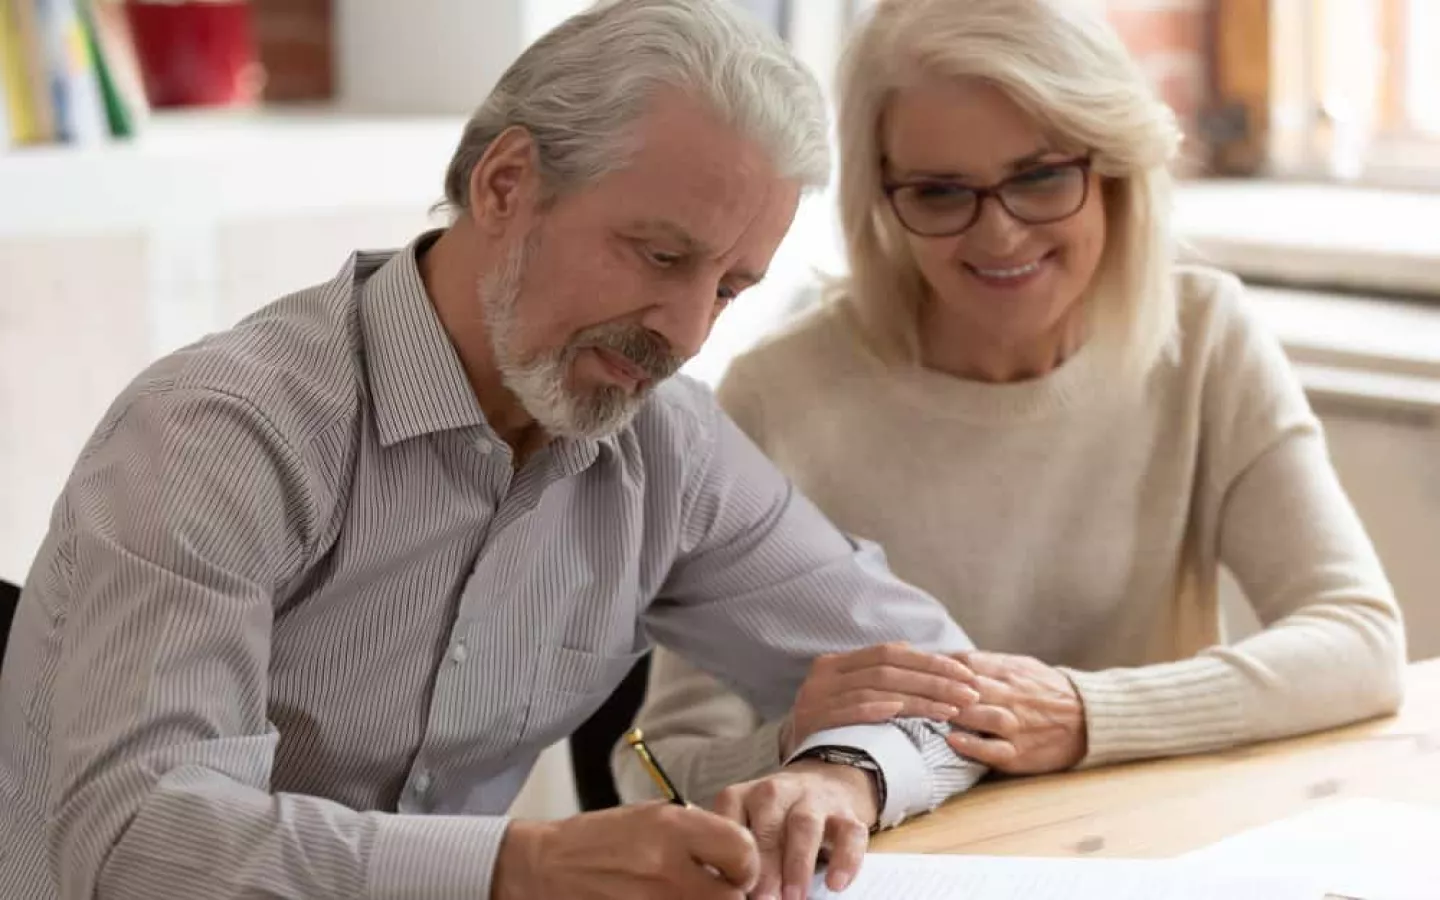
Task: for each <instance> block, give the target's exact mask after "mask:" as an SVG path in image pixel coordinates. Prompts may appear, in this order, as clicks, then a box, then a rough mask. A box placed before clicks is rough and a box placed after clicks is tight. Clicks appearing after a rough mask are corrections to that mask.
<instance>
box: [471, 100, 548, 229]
mask: <svg viewBox="0 0 1440 900" xmlns="http://www.w3.org/2000/svg"><path fill="white" fill-rule="evenodd" d="M468 200H469V209H470V217H471V219H473V220H474V222H475V224H476V225H478V226H479V227H480V228H481V229H485V230H488V229H502V230H503V229H505V228H507V227H508V226H509V225H510V223H511V222H512V221H513V220H514V219H516V218H517V217H524V216H526V215H528V214H530V213H531V212H533V211H534V209H535V207H536V206H537V205H538V203H539V200H540V158H539V151H538V148H537V147H536V146H535V139H534V138H533V137H532V136H531V135H530V132H529V131H527V130H525V129H524V128H521V127H520V126H518V125H514V126H511V127H510V128H507V129H505V130H504V131H502V132H501V133H500V135H499V136H498V137H496V138H495V139H494V140H493V141H491V142H490V146H489V147H486V148H485V153H484V155H482V156H481V157H480V161H479V162H478V163H476V164H475V168H474V169H473V170H472V171H471V172H470V184H469V197H468Z"/></svg>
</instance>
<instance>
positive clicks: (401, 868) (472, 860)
mask: <svg viewBox="0 0 1440 900" xmlns="http://www.w3.org/2000/svg"><path fill="white" fill-rule="evenodd" d="M376 818H377V821H378V822H379V823H380V826H379V829H378V830H377V832H376V834H375V842H374V844H372V845H371V849H370V871H369V878H368V887H369V890H368V891H367V894H366V896H367V897H368V898H369V900H451V898H454V900H474V898H476V897H489V896H490V879H491V876H492V875H493V874H494V872H495V860H496V858H497V857H498V856H499V855H500V842H501V841H502V840H504V838H505V830H506V828H508V827H509V825H510V820H509V819H507V818H503V817H500V816H413V815H382V816H377V817H376Z"/></svg>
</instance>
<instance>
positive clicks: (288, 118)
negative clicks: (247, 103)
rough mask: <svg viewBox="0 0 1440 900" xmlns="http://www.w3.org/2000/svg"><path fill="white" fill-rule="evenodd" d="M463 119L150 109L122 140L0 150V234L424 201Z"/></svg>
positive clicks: (432, 197)
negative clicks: (140, 128) (136, 130)
mask: <svg viewBox="0 0 1440 900" xmlns="http://www.w3.org/2000/svg"><path fill="white" fill-rule="evenodd" d="M463 124H464V120H463V119H461V118H459V117H423V118H422V117H381V116H357V115H348V114H345V113H343V112H336V111H327V110H310V111H305V112H296V113H288V114H287V113H271V112H265V113H255V112H245V113H186V114H162V115H157V116H155V117H154V118H153V119H152V121H151V122H149V123H148V124H147V127H146V128H145V131H144V133H143V134H141V135H140V136H139V137H138V138H136V139H135V140H133V141H127V142H115V143H111V144H102V145H96V146H90V147H66V146H55V147H28V148H21V149H18V150H13V151H9V152H5V153H0V197H3V198H5V199H4V202H3V203H0V236H5V235H28V236H34V235H43V234H62V235H63V234H73V233H86V232H96V231H109V230H125V229H134V228H141V229H143V228H147V227H151V226H154V225H157V224H158V225H165V224H168V223H176V222H194V221H207V222H208V221H218V220H223V219H226V218H230V217H235V216H241V217H243V216H248V215H255V214H271V213H276V212H284V211H306V210H316V209H327V208H344V207H347V206H384V205H389V204H413V203H415V202H417V201H419V200H422V199H423V202H425V203H427V204H428V203H431V202H434V201H436V200H439V199H440V198H441V196H442V179H443V176H444V172H445V166H446V163H447V162H448V161H449V158H450V155H451V153H453V151H454V149H455V143H456V141H457V140H458V139H459V136H460V131H461V128H462V127H463Z"/></svg>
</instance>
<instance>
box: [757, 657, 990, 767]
mask: <svg viewBox="0 0 1440 900" xmlns="http://www.w3.org/2000/svg"><path fill="white" fill-rule="evenodd" d="M974 681H975V676H974V674H973V673H972V672H971V671H970V670H969V669H968V668H966V666H965V665H963V664H962V663H960V662H958V661H956V660H954V659H952V658H950V657H948V656H940V655H938V654H933V653H925V652H923V651H920V650H916V649H914V648H913V647H908V646H906V645H904V644H880V645H878V646H875V647H866V648H865V649H863V650H854V651H851V652H849V653H832V654H828V655H826V656H821V657H819V658H818V659H816V660H815V662H814V663H813V664H812V665H811V667H810V674H809V675H808V676H806V678H805V683H804V684H802V685H801V686H800V693H799V694H798V695H796V697H795V706H794V707H793V708H792V709H791V711H790V716H789V718H788V719H786V721H785V724H784V726H783V727H782V728H781V732H780V754H781V758H782V759H788V758H789V757H790V754H792V753H794V752H795V748H796V747H798V746H800V743H801V742H802V741H804V740H805V739H806V738H807V737H809V736H810V735H812V734H814V733H815V732H817V731H823V730H825V729H827V728H839V727H842V726H845V725H865V724H875V723H879V722H888V721H890V720H891V719H895V718H918V719H934V720H935V721H937V722H946V721H949V720H951V719H954V718H955V717H956V716H957V715H959V713H960V711H961V710H963V709H965V708H967V707H969V706H970V705H971V704H973V703H975V702H976V700H977V699H978V698H979V694H978V693H977V692H976V691H975V689H974V687H973V684H974Z"/></svg>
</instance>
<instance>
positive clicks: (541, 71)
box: [445, 0, 830, 210]
mask: <svg viewBox="0 0 1440 900" xmlns="http://www.w3.org/2000/svg"><path fill="white" fill-rule="evenodd" d="M663 88H678V89H680V90H681V91H685V92H688V93H690V94H692V95H694V96H695V98H696V99H697V100H699V101H701V102H705V103H708V104H709V105H710V106H711V107H713V109H714V111H715V113H716V114H718V115H719V116H720V117H721V119H722V120H723V121H725V122H726V123H727V124H729V125H730V126H731V127H733V128H735V130H736V131H737V132H739V133H740V134H741V135H743V136H745V137H746V138H748V139H750V140H752V141H754V142H756V143H757V144H758V145H759V146H760V147H762V148H763V149H764V150H765V151H766V152H767V153H768V155H769V156H770V159H771V162H772V164H773V165H774V166H775V168H776V170H777V171H778V173H779V174H780V176H781V177H782V178H786V179H790V180H795V181H799V182H800V183H801V184H802V185H803V186H804V187H806V188H819V187H824V186H825V185H826V183H827V182H828V181H829V177H830V147H829V140H828V127H827V115H826V110H825V101H824V98H823V96H822V94H821V91H820V86H819V85H818V84H817V83H816V81H815V78H814V76H813V75H811V74H810V72H809V71H808V70H807V69H806V68H805V67H804V66H803V65H802V64H801V63H800V62H799V61H798V60H796V59H795V57H794V56H793V55H792V54H791V53H790V51H789V49H788V48H787V47H786V46H785V44H784V42H783V41H782V40H781V39H780V37H779V36H778V35H777V34H775V32H774V31H773V29H771V28H769V27H767V26H766V25H765V24H763V23H762V22H760V21H759V20H758V19H756V18H754V17H753V16H751V15H750V14H749V13H748V12H746V11H744V10H741V9H738V8H736V7H735V6H734V5H733V3H731V2H727V0H604V2H601V3H598V4H596V5H595V6H594V7H592V8H591V9H589V10H588V11H586V12H584V13H580V14H579V15H576V16H573V17H571V18H570V19H568V20H566V21H565V22H563V23H562V24H560V25H559V26H557V27H556V28H555V29H553V30H552V31H550V32H549V33H548V34H546V35H545V36H544V37H542V38H540V39H539V40H537V41H536V42H535V43H533V44H531V45H530V46H529V47H528V48H526V50H525V51H524V52H523V53H521V54H520V57H519V59H517V60H515V62H514V63H513V64H512V65H511V66H510V68H509V69H507V70H506V72H505V74H504V75H502V76H501V77H500V80H499V82H498V83H497V84H496V85H495V89H494V90H492V91H491V92H490V96H489V97H488V98H487V99H486V100H485V102H484V104H483V105H482V106H481V107H480V108H479V109H478V110H476V112H475V114H474V115H473V116H472V117H471V118H470V121H469V122H468V123H467V124H466V126H465V132H464V134H463V136H462V137H461V139H460V145H459V147H458V148H456V151H455V155H454V157H453V158H452V159H451V160H450V167H449V169H448V170H447V171H446V173H445V201H446V202H445V205H446V206H447V207H449V208H451V209H453V210H461V209H464V208H466V206H467V205H468V203H469V185H470V176H471V173H472V172H473V171H474V169H475V166H476V164H477V163H478V162H479V161H480V158H481V157H482V156H483V155H484V154H485V149H486V148H487V147H488V146H489V145H490V142H491V141H493V140H494V139H495V138H497V137H498V136H499V135H500V134H501V133H502V132H503V131H505V129H507V128H510V127H511V126H520V127H523V128H525V129H526V130H527V131H529V132H530V134H531V135H532V137H533V138H534V140H535V144H536V147H537V151H538V154H539V160H540V170H541V176H542V178H543V179H544V182H545V195H546V198H547V199H553V198H554V197H557V196H559V195H561V194H563V193H565V192H567V191H570V190H573V189H575V188H577V187H579V186H581V185H584V184H585V183H587V182H589V181H592V180H594V179H596V178H599V177H600V176H602V175H605V174H606V173H608V172H613V171H615V170H616V169H619V168H622V167H623V166H624V165H625V164H626V163H627V161H628V160H629V158H630V155H631V154H632V153H633V152H634V150H635V149H636V148H635V146H634V145H635V140H634V129H633V127H632V126H633V125H634V124H635V122H636V120H637V119H639V118H640V117H641V116H642V115H643V114H644V112H645V109H646V105H647V102H648V101H649V99H650V98H651V97H652V96H653V94H654V93H655V92H656V91H657V90H660V89H663Z"/></svg>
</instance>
